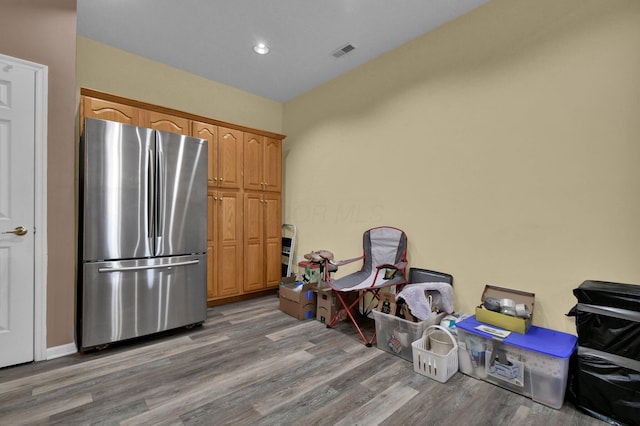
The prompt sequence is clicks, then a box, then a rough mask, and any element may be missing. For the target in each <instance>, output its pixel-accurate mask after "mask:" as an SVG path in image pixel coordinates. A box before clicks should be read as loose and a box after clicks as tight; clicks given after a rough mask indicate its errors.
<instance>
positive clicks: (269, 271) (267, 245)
mask: <svg viewBox="0 0 640 426" xmlns="http://www.w3.org/2000/svg"><path fill="white" fill-rule="evenodd" d="M263 200H264V201H263V203H262V204H263V212H264V214H263V218H264V219H263V220H264V259H265V265H264V268H265V269H264V274H265V275H264V282H265V285H266V287H267V288H274V287H278V285H279V284H280V280H281V278H282V199H281V196H280V194H269V193H265V194H264V195H263Z"/></svg>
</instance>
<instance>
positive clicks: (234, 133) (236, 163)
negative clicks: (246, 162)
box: [217, 127, 244, 188]
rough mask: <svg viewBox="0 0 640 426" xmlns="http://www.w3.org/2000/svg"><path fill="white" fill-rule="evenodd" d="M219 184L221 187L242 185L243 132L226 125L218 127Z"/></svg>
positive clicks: (238, 186)
mask: <svg viewBox="0 0 640 426" xmlns="http://www.w3.org/2000/svg"><path fill="white" fill-rule="evenodd" d="M218 129H219V130H218V154H217V157H218V167H217V169H218V171H217V177H218V186H219V187H220V188H240V187H242V161H243V157H242V153H243V151H244V150H243V146H244V143H243V138H242V132H241V131H240V130H235V129H227V128H225V127H219V128H218Z"/></svg>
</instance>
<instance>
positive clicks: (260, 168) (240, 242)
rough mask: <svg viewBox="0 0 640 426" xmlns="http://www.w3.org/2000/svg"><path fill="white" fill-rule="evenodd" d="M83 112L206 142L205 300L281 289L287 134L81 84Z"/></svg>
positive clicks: (217, 301) (216, 301) (219, 300)
mask: <svg viewBox="0 0 640 426" xmlns="http://www.w3.org/2000/svg"><path fill="white" fill-rule="evenodd" d="M80 95H81V99H80V121H81V122H80V129H81V131H82V126H83V121H84V118H85V117H92V118H100V119H105V120H112V121H117V122H120V123H126V124H132V125H137V126H144V127H149V128H153V129H157V130H163V131H169V132H172V133H178V134H184V135H189V136H195V137H198V138H201V139H206V140H207V141H208V186H209V190H208V212H207V213H208V227H207V230H206V231H205V230H203V232H207V300H208V302H209V304H210V305H214V304H221V303H225V302H227V301H235V300H240V299H243V298H248V297H251V296H252V295H259V294H263V293H264V292H265V291H269V290H273V289H276V288H277V287H278V285H279V283H280V278H281V277H280V275H281V272H282V267H281V251H282V247H281V246H282V195H281V191H282V139H284V137H285V136H284V135H279V134H275V133H271V132H263V131H260V130H256V129H251V128H246V127H243V126H238V125H235V124H232V123H226V122H222V121H219V120H215V119H212V118H206V117H202V116H197V115H192V114H189V113H185V112H182V111H176V110H173V109H170V108H164V107H161V106H158V105H153V104H148V103H144V102H140V101H136V100H132V99H127V98H123V97H120V96H116V95H112V94H108V93H102V92H98V91H95V90H92V89H87V88H82V89H81V90H80Z"/></svg>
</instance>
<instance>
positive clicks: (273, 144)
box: [262, 138, 282, 192]
mask: <svg viewBox="0 0 640 426" xmlns="http://www.w3.org/2000/svg"><path fill="white" fill-rule="evenodd" d="M262 169H263V179H264V188H263V189H264V190H266V191H274V192H280V191H281V190H282V141H280V140H278V139H273V138H266V139H265V143H264V163H263V167H262Z"/></svg>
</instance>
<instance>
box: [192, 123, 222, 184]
mask: <svg viewBox="0 0 640 426" xmlns="http://www.w3.org/2000/svg"><path fill="white" fill-rule="evenodd" d="M191 136H195V137H196V138H200V139H204V140H206V141H207V152H208V153H209V159H208V160H207V164H208V166H209V171H208V173H207V175H208V177H209V186H215V182H217V181H218V178H217V173H218V171H217V161H218V154H217V151H218V126H214V125H213V124H209V123H202V122H200V121H192V122H191ZM214 179H215V181H214Z"/></svg>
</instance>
